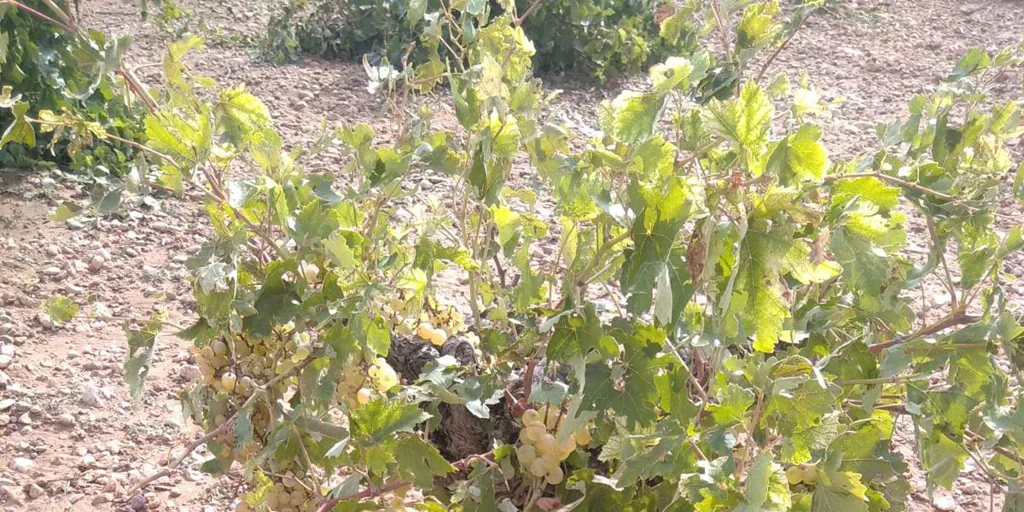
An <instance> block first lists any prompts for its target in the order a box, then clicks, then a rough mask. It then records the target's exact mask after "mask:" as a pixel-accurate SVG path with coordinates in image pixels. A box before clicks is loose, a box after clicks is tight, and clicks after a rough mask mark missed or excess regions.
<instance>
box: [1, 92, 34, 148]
mask: <svg viewBox="0 0 1024 512" xmlns="http://www.w3.org/2000/svg"><path fill="white" fill-rule="evenodd" d="M28 109H29V104H28V102H25V101H23V102H20V103H17V104H15V105H14V106H13V107H11V113H12V114H14V121H13V122H11V124H10V125H9V126H8V127H7V129H6V130H4V134H3V136H2V137H0V149H2V148H3V147H4V146H6V145H7V143H8V142H16V143H18V144H23V145H25V146H28V147H30V148H31V147H33V146H35V145H36V130H35V128H33V127H32V123H30V122H28V121H27V120H25V113H27V112H28Z"/></svg>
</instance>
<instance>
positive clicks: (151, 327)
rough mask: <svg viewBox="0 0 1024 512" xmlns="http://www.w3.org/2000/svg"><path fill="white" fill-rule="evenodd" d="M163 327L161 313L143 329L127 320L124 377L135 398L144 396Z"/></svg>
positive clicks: (154, 316) (125, 326)
mask: <svg viewBox="0 0 1024 512" xmlns="http://www.w3.org/2000/svg"><path fill="white" fill-rule="evenodd" d="M162 329H163V318H162V316H161V315H160V314H154V315H153V317H152V318H151V319H150V320H149V322H147V323H146V325H145V326H143V328H142V329H132V328H131V324H130V323H129V322H127V321H126V322H125V325H124V334H125V337H126V338H127V340H128V356H127V359H125V362H124V379H125V381H127V382H128V390H129V391H130V392H131V395H132V398H134V399H135V400H139V399H140V398H142V389H143V385H144V384H145V382H146V377H148V376H149V366H150V361H152V359H153V347H154V345H155V344H156V337H157V336H158V335H159V334H160V331H161V330H162Z"/></svg>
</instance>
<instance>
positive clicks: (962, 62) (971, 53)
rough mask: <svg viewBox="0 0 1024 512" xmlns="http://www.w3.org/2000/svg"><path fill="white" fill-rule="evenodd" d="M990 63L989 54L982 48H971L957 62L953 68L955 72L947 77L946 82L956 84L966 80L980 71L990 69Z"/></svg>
mask: <svg viewBox="0 0 1024 512" xmlns="http://www.w3.org/2000/svg"><path fill="white" fill-rule="evenodd" d="M990 62H991V58H990V57H989V55H988V52H986V51H985V50H982V49H981V48H971V49H969V50H967V53H964V54H963V55H962V56H961V57H960V59H958V60H957V61H956V65H955V66H953V71H952V72H951V73H950V74H949V76H948V77H946V81H948V82H955V81H957V80H960V79H961V78H966V77H968V76H971V75H973V74H975V73H977V72H979V71H983V70H985V69H986V68H988V66H989V63H990Z"/></svg>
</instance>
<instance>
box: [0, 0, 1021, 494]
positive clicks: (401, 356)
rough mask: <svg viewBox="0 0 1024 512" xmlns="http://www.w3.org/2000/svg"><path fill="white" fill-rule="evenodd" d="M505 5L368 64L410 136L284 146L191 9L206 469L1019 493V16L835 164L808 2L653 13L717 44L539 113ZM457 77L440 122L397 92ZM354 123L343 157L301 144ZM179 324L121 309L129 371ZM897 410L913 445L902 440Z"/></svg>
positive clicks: (415, 489) (174, 82)
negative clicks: (970, 485) (616, 87)
mask: <svg viewBox="0 0 1024 512" xmlns="http://www.w3.org/2000/svg"><path fill="white" fill-rule="evenodd" d="M506 7H507V9H508V10H507V11H506V12H505V13H504V14H502V15H500V16H496V17H492V16H490V15H488V13H487V12H486V11H487V7H486V6H485V5H483V4H480V3H474V2H472V1H467V2H464V3H459V2H455V3H454V4H453V7H451V8H445V9H442V10H443V13H442V15H443V19H441V17H440V16H439V18H438V20H437V21H436V23H437V28H438V29H439V30H441V31H446V30H451V31H453V32H451V33H454V32H455V31H457V30H458V29H456V28H455V26H457V25H459V24H460V22H464V18H460V17H457V16H454V15H453V13H452V11H451V9H454V8H459V9H465V10H466V12H467V13H468V12H471V10H476V11H477V12H476V14H473V15H474V16H478V17H477V18H475V19H474V23H473V30H472V33H471V36H470V37H468V38H467V32H469V30H468V29H464V31H463V33H462V36H461V38H460V39H461V42H460V46H459V47H458V48H454V47H453V48H451V49H448V48H445V50H444V51H445V52H449V53H451V54H452V58H451V59H450V60H449V64H448V65H445V64H444V63H442V62H440V60H439V59H438V60H436V61H434V60H433V58H431V59H428V60H427V61H426V62H425V63H424V64H421V65H419V66H408V67H404V66H403V68H402V69H401V70H395V69H392V68H390V67H388V66H387V65H381V66H373V65H369V64H368V65H367V71H368V72H369V75H370V80H371V88H372V89H374V90H376V91H378V93H379V94H382V95H388V100H389V101H388V102H387V105H388V106H389V108H390V109H391V110H390V112H389V115H391V116H393V118H394V119H395V120H396V121H397V122H398V124H399V126H400V128H401V129H400V130H398V131H397V135H396V136H395V137H394V138H392V139H388V140H381V139H379V138H378V137H377V135H376V134H375V132H374V130H373V129H372V128H371V127H370V126H368V125H366V124H358V125H353V126H339V127H336V128H335V129H332V130H327V131H326V132H325V133H324V134H323V135H322V137H320V138H319V139H317V140H316V141H314V142H313V143H311V144H309V145H303V146H301V147H298V148H291V149H290V148H286V147H285V145H284V144H283V143H282V140H281V138H280V137H279V135H278V134H277V132H276V130H275V128H274V121H273V119H272V117H271V116H270V113H269V111H268V109H267V108H266V106H265V105H264V104H263V103H262V102H261V101H260V100H259V99H258V98H257V97H255V96H254V95H252V94H251V93H249V92H247V91H246V90H245V89H244V88H242V87H238V86H236V87H227V88H222V87H220V86H218V84H216V83H215V82H214V81H213V80H211V79H209V78H205V77H201V76H195V75H192V74H190V73H189V72H188V70H187V68H186V67H185V66H183V65H182V64H181V58H182V56H183V55H184V54H185V53H186V52H187V51H188V50H189V49H190V48H194V47H196V46H198V45H199V44H201V41H200V40H198V39H197V38H194V37H193V38H187V39H185V40H182V41H180V42H177V43H175V44H173V45H172V46H171V47H170V48H169V51H168V54H167V56H166V58H165V62H164V68H163V69H164V73H165V84H164V87H163V89H162V92H161V94H160V95H159V97H158V98H157V100H156V101H155V103H156V104H157V108H155V109H154V110H153V111H152V112H150V113H149V114H147V116H146V118H145V134H144V135H143V137H142V140H141V142H142V145H140V148H141V150H142V151H143V152H144V153H145V155H146V161H147V162H148V166H149V168H150V170H151V172H152V174H155V175H157V176H158V177H159V178H158V183H159V184H160V185H161V186H162V187H163V188H164V189H167V190H171V191H175V192H183V191H185V190H186V189H196V188H198V189H199V190H201V191H202V192H203V194H204V197H205V198H206V202H205V209H206V212H207V214H208V218H209V221H210V225H211V228H212V229H211V230H210V232H211V235H210V238H209V240H207V242H206V243H205V244H204V245H203V246H202V247H201V248H200V249H199V250H198V251H197V252H196V253H195V254H193V255H191V258H190V259H189V261H188V263H187V267H188V268H189V270H190V272H191V278H192V286H193V293H194V296H195V299H196V304H197V317H198V318H197V319H196V320H195V322H194V323H193V324H192V325H190V326H189V327H188V328H186V329H184V330H182V331H181V332H179V336H181V337H182V338H184V339H187V340H189V341H191V342H192V343H193V345H194V346H193V353H194V355H195V359H196V362H197V364H198V366H199V373H200V376H199V378H197V379H196V381H195V382H192V383H190V384H189V385H188V386H187V388H186V389H184V390H183V391H182V393H181V398H182V404H183V406H184V407H185V411H186V413H187V415H188V416H189V417H190V418H192V420H194V421H195V423H196V424H198V425H200V426H201V427H202V428H203V429H204V430H205V431H206V434H205V435H204V436H203V437H202V438H200V439H198V440H197V441H196V442H195V443H193V447H195V446H199V445H205V446H206V448H207V449H208V450H209V454H210V456H209V458H208V460H207V461H206V462H205V463H204V464H203V466H202V468H203V470H205V471H207V472H209V473H212V474H223V473H226V472H227V471H229V470H230V469H231V468H232V467H236V468H241V469H242V471H241V474H242V475H244V478H245V481H246V483H247V487H246V492H245V494H244V495H243V496H240V500H239V504H238V508H237V510H241V511H245V510H261V511H262V510H272V511H275V512H276V511H288V510H291V511H294V510H300V511H303V512H309V511H317V512H327V511H336V512H338V511H352V510H387V511H408V510H412V509H415V510H428V511H433V510H436V511H442V510H454V511H459V510H461V511H513V510H523V511H530V512H534V511H539V510H580V511H593V510H644V511H671V512H675V511H680V512H689V511H694V510H699V511H712V512H717V511H722V512H724V511H751V512H754V511H794V512H804V511H813V512H882V511H900V510H905V508H906V504H907V502H908V499H909V498H908V496H909V493H910V492H911V488H910V484H909V478H908V475H909V472H910V467H909V465H910V464H911V463H914V464H917V465H918V466H919V467H918V468H917V469H918V470H919V471H920V473H921V474H923V475H924V476H925V478H926V481H927V486H928V487H929V489H933V488H936V487H944V488H951V487H952V486H953V485H954V482H955V481H956V479H957V477H958V476H959V475H960V473H961V472H962V471H964V470H965V469H966V468H968V465H969V464H971V465H973V467H974V468H975V469H974V470H975V471H981V472H983V473H984V476H985V478H987V479H989V480H990V481H991V482H992V483H993V485H994V486H998V487H999V488H1000V489H1001V490H1002V492H1004V493H1006V497H1007V499H1006V506H1005V507H1004V512H1017V511H1019V510H1020V508H1019V504H1020V503H1021V500H1024V480H1022V475H1024V402H1022V400H1021V398H1022V396H1021V391H1020V387H1019V382H1020V379H1021V375H1022V374H1024V357H1022V347H1024V345H1022V340H1024V326H1022V325H1021V316H1020V312H1019V305H1016V307H1017V309H1015V305H1013V304H1011V303H1010V301H1009V299H1008V295H1007V289H1006V287H1007V284H1008V282H1009V279H1010V278H1009V276H1008V275H1007V274H1006V273H1005V272H1004V263H1005V261H1006V259H1007V258H1008V257H1009V256H1010V255H1012V254H1014V253H1016V252H1018V251H1020V250H1021V249H1022V248H1024V236H1022V231H1021V226H1020V220H1019V219H1009V221H1010V222H1008V225H1006V226H1005V227H1004V226H1000V227H999V229H997V225H998V224H997V221H998V222H1000V223H1002V222H1006V221H1007V218H1006V216H1005V215H1004V214H1003V213H1001V212H1000V206H1001V204H1002V203H1004V202H1005V203H1009V202H1013V201H1016V202H1018V203H1020V204H1024V172H1022V171H1021V168H1020V167H1019V163H1018V162H1017V161H1015V159H1014V157H1013V153H1012V151H1011V146H1012V144H1014V143H1015V141H1016V140H1018V139H1019V138H1020V137H1021V135H1022V134H1024V124H1022V110H1021V106H1020V103H1019V101H1018V100H1011V101H1007V102H1001V101H996V100H995V99H993V98H990V97H988V96H987V92H988V91H989V90H990V89H991V85H992V84H993V83H996V82H997V81H998V80H1000V79H1001V77H1003V76H1005V75H1006V74H1007V72H1011V70H1014V69H1019V68H1020V67H1021V64H1022V63H1024V45H1017V46H1012V47H1008V48H1006V49H1004V50H1001V51H998V52H995V53H990V52H987V51H984V50H981V49H972V50H969V51H968V52H967V53H966V54H965V55H964V56H963V57H962V58H960V59H959V60H958V61H957V62H956V63H955V65H954V66H953V69H952V71H951V72H950V73H949V75H948V76H947V77H946V78H945V79H944V80H943V81H942V83H940V84H938V86H937V87H935V89H934V90H932V91H930V92H928V93H927V94H921V95H918V96H915V97H914V98H912V99H910V101H909V104H908V108H907V110H906V111H905V114H904V116H903V117H902V118H900V119H897V120H894V121H891V122H889V123H880V124H878V126H877V129H876V132H877V136H878V141H877V146H876V147H875V148H874V149H873V150H872V151H871V152H869V153H868V154H865V155H862V156H860V157H857V158H853V159H851V160H848V161H844V160H837V159H835V156H834V155H830V154H829V152H828V151H827V149H826V147H825V146H824V145H823V143H822V141H821V138H822V131H821V127H820V125H819V123H820V121H821V119H822V116H823V115H825V114H826V110H827V108H828V106H827V105H823V104H822V102H821V101H820V98H819V96H818V93H817V91H816V89H815V88H814V87H813V85H811V84H809V83H807V82H806V81H801V82H800V83H798V84H795V83H790V82H789V81H788V79H786V74H785V73H781V74H769V73H767V69H768V68H767V67H766V64H767V63H771V61H772V55H775V54H776V51H777V50H778V49H779V48H781V47H782V46H784V45H785V42H786V41H787V40H788V38H789V37H790V35H791V34H792V31H793V30H794V28H795V27H796V26H798V25H799V23H800V20H801V19H802V18H800V17H799V16H795V17H794V16H790V17H786V16H784V15H783V13H782V12H781V9H780V6H779V4H778V3H776V2H773V1H762V2H744V3H742V4H734V3H728V2H725V3H723V2H714V3H703V2H693V3H692V4H688V5H687V6H686V8H685V9H682V8H680V9H678V10H676V11H675V12H673V13H671V15H670V16H668V17H666V18H665V19H664V20H662V31H663V32H665V31H668V32H670V33H671V32H672V30H673V28H672V27H702V28H701V30H700V32H701V33H704V34H705V35H707V36H708V37H706V38H702V39H701V40H702V41H703V42H704V43H706V45H705V44H702V45H701V47H699V48H696V49H694V50H693V51H690V52H687V53H685V54H679V55H673V56H670V57H668V58H666V59H665V60H664V61H663V62H661V63H659V64H657V65H655V66H652V67H651V69H650V72H649V75H648V83H647V84H646V86H645V87H643V88H641V89H638V90H631V91H627V92H624V93H622V94H620V95H619V96H618V97H616V98H615V99H614V100H610V101H606V102H603V103H602V104H601V105H600V107H599V114H598V119H597V120H596V124H597V125H598V126H599V127H600V129H601V132H600V133H597V134H594V135H593V136H591V137H590V138H588V139H584V138H578V137H577V136H576V135H574V134H573V133H571V132H570V131H569V129H568V128H567V127H566V126H563V125H561V124H559V123H558V122H556V121H553V120H551V119H547V118H546V116H545V115H544V112H545V111H546V108H545V107H547V106H548V105H547V98H548V96H547V95H545V94H544V90H543V87H542V85H541V83H540V81H539V80H537V79H536V78H534V76H533V64H532V58H533V56H534V55H535V54H536V51H537V49H536V47H535V45H534V44H533V42H531V41H530V39H529V38H528V37H527V35H526V33H525V31H524V29H523V27H521V26H519V25H518V24H517V20H518V19H521V18H517V17H516V16H522V14H519V13H518V9H514V8H513V6H512V5H510V4H509V5H507V6H506ZM423 12H424V14H423V15H422V16H423V17H424V19H426V17H427V14H426V12H427V11H426V7H424V10H423ZM430 23H434V21H430ZM665 27H668V28H667V29H666V28H665ZM426 34H433V35H432V38H427V39H426V40H425V41H426V43H427V44H425V46H427V47H428V48H430V47H434V48H436V47H437V46H443V43H440V41H441V36H440V35H439V33H438V32H436V31H432V30H428V31H427V32H426ZM433 45H437V46H433ZM783 71H785V72H789V71H795V72H796V71H799V70H783ZM440 80H446V81H447V82H448V84H450V95H451V97H450V99H451V103H450V104H451V105H452V107H453V110H454V114H455V119H456V121H457V123H451V122H449V123H445V126H439V125H440V124H441V123H437V124H435V123H433V112H432V111H431V109H430V108H429V107H428V106H426V105H425V104H417V101H418V98H419V97H418V96H416V95H410V94H405V92H406V91H407V90H409V89H413V90H421V89H423V88H424V87H428V86H430V85H431V84H434V83H437V82H438V81H440ZM410 102H411V103H410ZM16 112H17V110H16ZM15 123H21V124H17V126H19V127H20V128H17V130H21V131H22V132H25V133H27V131H28V130H30V129H32V127H34V126H36V125H37V124H38V123H37V121H34V120H32V119H30V118H27V117H25V116H22V117H21V118H18V119H16V120H15ZM55 123H56V121H55ZM59 123H60V124H61V126H64V127H66V128H68V129H69V130H72V129H81V127H82V126H91V125H89V124H88V123H87V122H85V121H79V120H75V119H73V118H70V117H65V118H61V119H60V120H59ZM26 126H27V127H28V128H25V127H26ZM92 129H93V133H94V134H95V135H96V136H97V137H99V138H103V137H105V136H108V135H107V134H106V133H105V132H104V130H103V129H102V128H98V127H93V128H92ZM19 133H20V132H19ZM65 133H66V132H65ZM23 138H24V136H23ZM330 146H334V147H337V148H339V149H340V150H342V151H343V152H344V154H345V155H346V156H347V158H346V160H345V163H344V166H343V167H342V168H341V169H338V170H337V172H336V173H332V174H313V173H309V172H306V171H304V170H303V167H304V165H305V164H306V163H307V162H309V161H310V159H313V158H316V157H317V153H318V152H319V151H322V150H323V149H324V148H327V147H330ZM513 165H522V166H529V168H530V170H531V171H532V172H534V173H535V174H536V176H537V177H538V179H539V180H540V182H541V183H543V187H542V188H540V189H539V190H540V191H541V192H542V193H543V194H544V195H545V196H549V198H550V202H548V203H547V204H551V205H553V210H552V216H553V218H552V219H550V220H549V219H544V218H541V217H539V216H538V214H537V210H538V208H537V205H538V204H539V202H540V201H545V202H547V201H548V199H549V198H548V197H544V198H543V199H542V198H541V197H539V194H538V190H535V189H533V188H532V187H530V186H529V185H524V184H520V183H516V182H514V181H510V180H509V177H510V175H511V174H512V172H511V171H512V168H513ZM241 166H246V167H247V168H248V169H249V170H250V171H251V172H246V173H239V172H236V171H237V169H238V168H239V167H241ZM425 177H430V178H435V179H438V180H441V181H442V182H444V183H445V186H442V187H437V188H436V189H432V190H431V191H427V190H424V189H425V188H426V187H423V186H422V185H420V184H422V183H423V182H424V181H423V180H424V178H425ZM428 183H429V180H428ZM421 187H423V188H421ZM910 215H914V216H919V217H920V219H921V220H922V221H923V222H924V224H925V230H926V231H927V233H928V235H929V236H928V238H927V240H926V241H924V251H921V250H917V251H914V252H913V253H911V252H910V251H908V250H907V248H908V225H909V224H910V222H912V219H911V217H910ZM552 240H554V241H555V242H556V243H555V245H554V250H552V246H551V244H550V242H551V241H552ZM925 283H930V286H929V288H928V289H929V290H931V289H934V288H933V286H938V287H941V289H942V290H944V291H943V293H944V294H945V296H946V297H947V298H946V300H944V301H934V302H935V303H936V304H942V305H941V306H936V307H927V306H924V305H922V304H921V303H920V300H919V297H920V294H921V293H922V290H923V289H924V288H923V287H924V286H925ZM443 297H449V298H450V299H449V301H447V302H446V301H445V300H443V299H442V298H443ZM451 297H454V299H451ZM65 302H66V301H65V300H61V301H53V302H52V303H51V304H49V306H48V307H49V308H51V309H53V310H54V311H57V310H62V311H66V313H65V314H62V315H61V318H66V317H67V316H70V314H73V313H72V311H71V310H72V309H73V308H72V307H71V306H72V305H71V304H65ZM162 323H163V318H162V317H161V316H160V315H157V316H155V317H154V318H153V319H151V320H150V321H149V322H148V323H147V324H145V325H143V326H132V325H128V326H127V335H128V336H127V337H128V346H129V351H128V356H129V357H128V360H127V361H126V363H125V375H126V378H127V380H128V384H129V386H130V388H131V391H132V393H133V394H134V395H135V396H140V394H141V393H142V391H143V385H144V381H145V378H146V375H147V373H148V369H149V365H150V362H151V357H152V355H153V351H154V346H155V343H156V340H157V335H158V333H159V332H160V330H161V327H162ZM898 418H904V419H906V420H908V421H909V424H910V427H911V432H912V435H913V442H914V445H915V446H914V447H915V450H914V453H915V454H916V460H907V459H905V458H904V456H903V455H902V454H901V452H900V451H898V450H896V449H894V448H895V446H894V444H895V443H894V440H895V436H896V428H897V427H896V425H897V419H898ZM187 455H188V453H187V452H186V453H183V454H181V455H179V457H178V458H177V459H175V460H174V461H171V462H170V463H169V464H168V465H167V467H166V468H165V469H164V470H163V472H160V473H156V474H155V475H153V476H152V478H150V479H145V480H143V481H141V482H139V483H138V484H137V485H136V489H132V490H131V491H130V492H129V493H128V494H129V495H132V494H134V491H135V490H137V488H139V487H144V486H145V485H146V484H148V483H149V482H151V481H152V480H153V479H155V478H158V477H160V476H161V475H162V474H164V472H170V471H174V470H175V469H176V468H177V466H178V465H179V464H180V463H181V461H182V460H184V459H185V458H186V457H187Z"/></svg>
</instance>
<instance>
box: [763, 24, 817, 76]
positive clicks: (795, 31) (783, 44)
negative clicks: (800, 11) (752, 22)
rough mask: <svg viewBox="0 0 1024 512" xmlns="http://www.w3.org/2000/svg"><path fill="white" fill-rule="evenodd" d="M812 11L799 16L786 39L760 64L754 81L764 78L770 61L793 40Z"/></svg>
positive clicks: (773, 60)
mask: <svg viewBox="0 0 1024 512" xmlns="http://www.w3.org/2000/svg"><path fill="white" fill-rule="evenodd" d="M813 12H814V11H813V10H812V11H810V12H808V13H807V14H805V15H803V16H801V17H800V21H799V22H798V23H797V24H796V26H794V27H793V31H792V32H790V33H789V36H788V37H786V40H785V41H783V42H782V44H780V45H779V47H778V48H776V49H775V51H774V52H772V54H771V56H769V57H768V60H766V61H764V64H763V65H762V66H761V70H760V71H758V72H757V77H756V78H754V81H755V82H760V81H761V79H762V78H764V75H765V73H767V72H768V69H769V68H771V66H772V63H773V62H775V59H777V58H778V57H779V54H781V53H782V51H783V50H785V49H786V47H787V46H789V43H790V42H791V41H792V40H793V38H794V37H796V33H797V32H799V31H800V27H802V26H804V22H805V21H807V18H809V17H810V16H811V13H813Z"/></svg>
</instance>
